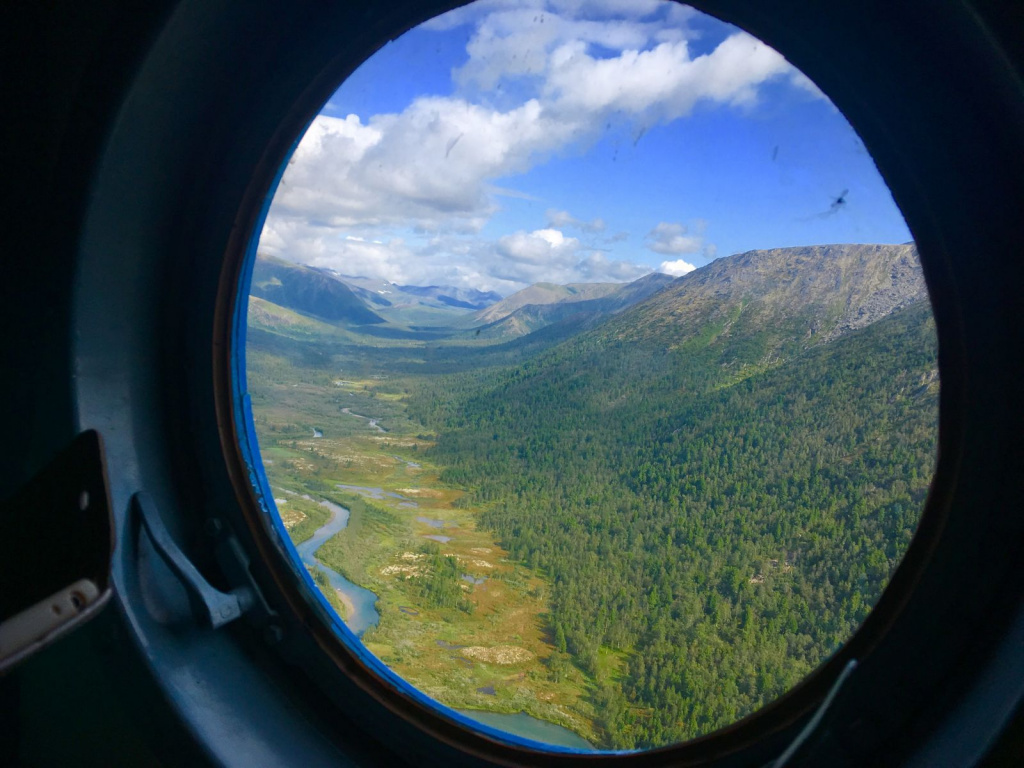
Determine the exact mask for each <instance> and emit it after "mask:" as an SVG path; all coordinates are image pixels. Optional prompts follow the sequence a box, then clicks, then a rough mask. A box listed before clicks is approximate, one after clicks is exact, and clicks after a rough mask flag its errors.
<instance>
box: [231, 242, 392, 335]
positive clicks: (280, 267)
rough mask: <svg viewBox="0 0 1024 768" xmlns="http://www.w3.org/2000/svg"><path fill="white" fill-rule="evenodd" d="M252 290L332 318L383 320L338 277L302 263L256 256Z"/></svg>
mask: <svg viewBox="0 0 1024 768" xmlns="http://www.w3.org/2000/svg"><path fill="white" fill-rule="evenodd" d="M250 294H251V295H253V296H256V297H257V298H260V299H266V300H267V301H270V302H273V303H274V304H278V305H280V306H282V307H287V308H288V309H293V310H296V311H298V312H302V313H303V314H306V315H312V316H313V317H318V318H320V319H322V320H327V321H330V322H345V323H352V324H355V325H368V324H374V323H383V322H384V320H383V318H381V317H380V316H379V315H377V314H375V313H374V312H372V311H371V310H370V309H369V308H367V306H366V305H365V304H364V303H363V302H362V300H361V299H359V297H358V296H356V295H355V294H354V293H352V290H351V289H350V288H349V287H348V286H347V285H345V284H344V283H342V282H341V281H339V280H335V279H334V278H332V277H330V276H329V275H326V274H324V273H323V272H320V271H318V270H315V269H311V268H309V267H304V266H301V265H299V264H292V263H290V262H286V261H282V260H280V259H275V258H273V257H270V256H262V255H261V256H257V258H256V265H255V266H254V268H253V273H252V286H251V288H250Z"/></svg>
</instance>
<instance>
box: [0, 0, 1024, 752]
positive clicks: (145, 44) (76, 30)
mask: <svg viewBox="0 0 1024 768" xmlns="http://www.w3.org/2000/svg"><path fill="white" fill-rule="evenodd" d="M177 5H178V3H177V2H172V0H146V2H122V1H120V0H92V1H90V2H88V3H82V2H70V1H69V0H48V1H47V2H31V1H29V0H25V1H23V2H16V3H8V4H6V5H5V6H4V8H3V10H2V11H0V29H2V30H3V32H2V34H3V35H4V39H3V44H2V51H3V61H4V63H3V67H4V71H3V74H2V76H0V83H2V86H0V87H2V89H3V94H4V97H5V98H4V103H3V109H4V113H5V119H4V123H3V126H4V129H5V130H4V132H3V133H4V136H5V141H4V150H5V152H4V155H5V160H4V163H3V169H4V176H3V179H4V182H5V185H6V189H7V191H8V196H9V197H8V203H7V204H6V205H5V206H4V210H3V217H4V221H5V224H4V226H3V228H2V229H0V231H2V232H3V243H4V248H3V257H2V259H0V267H2V269H0V328H2V329H3V333H4V339H3V343H0V374H2V375H0V425H2V427H0V430H2V433H3V435H4V439H3V440H2V441H0V498H3V497H6V496H7V495H9V494H10V493H11V492H12V491H14V490H15V489H16V488H17V487H19V486H20V485H21V484H22V483H23V482H24V481H25V480H27V479H28V478H29V477H31V476H32V475H33V474H34V472H35V471H37V470H38V469H39V468H40V467H41V466H43V465H44V464H45V463H46V462H47V461H48V460H49V459H50V458H51V457H52V456H53V455H55V454H56V453H57V452H58V451H59V450H60V449H61V448H62V447H64V446H65V445H66V444H67V443H68V441H70V439H71V438H72V437H73V436H74V433H75V431H76V427H75V422H76V418H75V413H74V407H75V406H74V401H73V379H72V376H73V370H74V366H73V361H72V358H71V354H72V352H71V341H72V338H71V330H70V323H71V317H72V311H71V301H72V290H73V284H74V280H75V275H76V273H75V259H76V255H77V247H78V241H79V235H80V234H81V228H82V223H83V217H84V215H85V211H86V208H87V206H88V203H89V188H90V182H91V180H92V178H93V173H94V169H95V168H94V167H95V164H97V163H98V161H99V158H100V155H101V152H102V148H103V146H104V142H105V140H106V137H107V136H108V135H109V133H110V131H111V129H112V128H113V126H114V125H115V124H116V121H117V119H118V108H119V105H120V104H121V102H122V101H123V99H124V97H125V94H126V93H127V91H128V88H129V87H130V86H131V84H132V82H133V79H134V76H135V74H136V71H137V68H138V66H139V64H140V63H141V61H142V59H143V57H144V55H145V54H146V52H147V51H148V49H149V46H150V44H151V42H152V41H153V40H154V39H155V38H156V36H157V35H158V34H159V33H160V31H161V29H162V28H163V26H164V25H165V24H166V23H167V22H168V20H169V19H170V18H171V16H172V15H173V13H174V8H175V6H177ZM310 5H315V3H310ZM718 5H720V6H722V7H726V8H727V7H729V6H730V5H732V6H734V7H735V9H736V11H737V13H745V14H747V16H748V17H749V18H750V19H751V23H750V26H751V28H752V29H754V31H757V16H758V12H757V11H756V10H752V9H756V7H757V6H756V4H749V3H743V2H739V1H738V0H737V1H736V2H726V1H725V0H723V2H721V3H718ZM866 5H870V6H872V7H874V8H875V11H876V12H879V13H880V12H881V11H879V10H878V9H879V8H880V7H881V6H882V5H883V4H879V3H867V4H861V5H858V6H857V9H856V10H855V11H851V13H859V11H860V9H862V8H863V6H866ZM914 5H915V6H918V9H919V10H920V8H919V4H914ZM974 5H975V8H976V9H977V10H978V11H980V12H982V13H984V15H985V19H986V26H987V29H988V30H989V31H990V33H991V34H992V36H993V37H994V38H996V39H998V40H999V41H1000V42H1001V43H1003V44H1004V46H1005V50H1006V51H1007V53H1008V56H1010V57H1011V58H1014V57H1015V60H1016V63H1017V64H1019V63H1020V61H1021V58H1022V50H1024V48H1022V46H1021V40H1022V39H1024V37H1022V35H1021V34H1020V31H1021V29H1024V26H1022V25H1024V22H1022V20H1021V15H1022V13H1024V10H1022V9H1024V6H1021V5H1020V4H1019V3H1018V4H1014V3H1000V2H996V0H979V1H978V2H976V3H975V4H974ZM788 6H789V8H790V12H791V13H792V14H793V18H794V19H798V18H801V17H802V18H805V19H806V18H807V14H806V13H805V12H804V9H802V8H801V7H800V6H801V4H800V3H796V2H793V3H788ZM908 13H909V11H908ZM922 19H923V20H925V19H924V17H923V16H922ZM850 28H851V30H852V29H853V28H854V27H853V26H852V25H851V27H850ZM792 34H793V38H794V40H795V39H796V38H798V37H799V34H798V33H797V32H795V31H794V32H793V33H792ZM851 34H852V32H851ZM910 42H913V41H910ZM843 56H844V53H843V51H841V50H837V52H836V57H837V62H838V61H842V60H843ZM833 70H834V71H835V72H836V73H837V74H836V77H837V78H838V79H841V77H842V74H841V66H840V65H839V64H838V63H837V64H836V66H835V67H833ZM980 117H981V118H983V119H984V120H1000V119H1005V118H1006V115H1002V114H999V113H992V114H985V115H981V116H980ZM890 118H892V116H890ZM891 127H892V126H891V125H889V126H883V128H891ZM969 170H970V169H965V171H969ZM968 175H969V174H966V173H965V177H966V176H968ZM1010 202H1012V201H1010ZM971 204H976V203H975V202H971ZM1019 264H1020V262H1019V259H1017V260H1016V261H1015V265H1016V266H1015V267H1014V268H1015V269H1016V274H1019V273H1020V266H1019ZM1012 272H1013V270H1010V271H1008V272H1007V273H1006V274H1012ZM1004 289H1005V290H1006V291H1014V292H1017V291H1019V281H1015V280H1005V286H1004ZM105 300H106V301H110V302H117V301H118V300H119V297H118V296H117V295H110V296H108V297H105ZM124 632H125V630H124V627H123V626H122V624H121V623H120V622H119V619H118V615H117V613H116V612H115V611H114V609H113V607H111V608H110V609H108V610H107V611H106V612H105V613H104V615H103V616H101V617H100V618H99V619H97V620H96V621H95V622H93V623H92V624H90V625H88V626H87V627H85V628H84V629H82V630H81V631H79V632H77V633H75V634H74V635H72V636H71V637H69V638H67V639H66V640H65V641H64V642H62V643H60V644H59V645H57V646H54V647H53V648H50V649H48V650H47V651H45V652H44V653H42V654H40V655H39V656H37V657H36V658H34V659H33V660H31V661H30V662H29V663H28V664H26V665H25V666H24V667H22V668H20V669H19V670H18V671H17V672H16V673H15V674H13V675H10V676H8V677H7V678H5V679H3V680H0V713H3V716H2V717H0V763H4V762H7V761H5V760H4V759H2V758H3V757H4V756H8V755H13V754H17V755H19V757H17V758H15V759H14V760H12V761H11V762H13V764H19V763H20V764H24V765H82V764H86V765H88V764H103V765H118V764H121V765H140V764H159V763H160V762H163V761H166V762H169V763H170V764H190V765H191V764H200V763H201V762H202V761H203V759H204V756H203V753H202V752H201V751H198V750H197V748H195V747H193V746H191V745H190V742H189V740H188V738H187V735H186V734H178V733H176V732H175V729H174V728H175V726H174V716H173V713H172V710H171V709H170V708H169V707H168V706H167V705H166V703H165V702H164V701H163V699H162V698H161V696H160V695H159V693H158V692H157V691H155V690H153V689H151V688H149V687H148V682H147V674H148V673H147V670H145V669H143V668H142V666H141V665H140V664H138V663H136V662H134V661H133V659H132V657H131V654H126V653H124V649H125V648H128V647H129V646H130V645H131V644H130V643H129V642H128V640H127V639H126V637H125V634H124ZM1017 732H1018V733H1019V727H1018V730H1017ZM1015 754H1019V750H1018V751H1017V752H1016V753H1015ZM158 755H159V757H158Z"/></svg>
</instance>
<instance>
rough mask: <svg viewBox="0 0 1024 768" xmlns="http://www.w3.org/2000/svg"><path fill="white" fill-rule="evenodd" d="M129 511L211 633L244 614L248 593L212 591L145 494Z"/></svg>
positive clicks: (136, 497)
mask: <svg viewBox="0 0 1024 768" xmlns="http://www.w3.org/2000/svg"><path fill="white" fill-rule="evenodd" d="M132 507H133V508H134V509H135V511H136V512H137V513H138V515H139V518H140V519H141V520H142V526H143V528H145V530H146V533H147V534H149V539H150V541H152V542H153V547H154V548H155V549H156V551H157V552H158V553H159V554H160V557H161V558H162V559H163V561H164V562H165V563H166V564H167V567H168V568H170V569H171V571H172V572H173V573H174V575H175V576H177V577H178V579H179V580H180V581H181V583H182V585H183V586H184V587H185V591H186V592H187V593H188V599H189V602H190V603H191V604H192V608H193V611H195V612H196V613H197V614H199V615H200V616H202V618H203V619H205V620H206V621H208V622H209V624H210V626H211V627H212V628H213V629H217V628H218V627H222V626H224V625H225V624H227V623H228V622H231V621H234V620H235V619H237V618H238V617H239V616H241V615H242V614H243V613H244V612H245V610H246V608H248V607H249V605H250V604H251V602H252V601H251V600H249V599H247V596H248V595H247V593H248V590H245V589H244V588H242V589H240V590H235V591H234V592H231V593H228V592H221V591H220V590H219V589H216V588H214V587H212V586H211V585H210V583H209V582H208V581H207V580H206V579H204V578H203V576H202V574H201V573H199V571H197V570H196V567H195V566H194V565H192V562H191V561H190V560H189V559H188V558H187V557H186V556H185V553H184V552H182V551H181V549H180V548H179V547H178V545H177V544H176V543H175V542H174V539H172V538H171V534H170V533H169V532H168V530H167V526H166V525H164V521H163V518H162V517H160V512H159V511H158V510H157V508H156V504H155V503H154V502H153V500H152V498H150V496H149V494H148V493H145V492H144V491H140V492H138V493H136V494H135V495H134V496H133V497H132Z"/></svg>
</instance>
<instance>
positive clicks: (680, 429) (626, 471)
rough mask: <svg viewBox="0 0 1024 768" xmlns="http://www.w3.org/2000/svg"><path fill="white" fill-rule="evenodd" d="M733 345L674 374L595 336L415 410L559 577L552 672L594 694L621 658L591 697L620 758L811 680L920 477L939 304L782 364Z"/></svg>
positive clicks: (924, 468)
mask: <svg viewBox="0 0 1024 768" xmlns="http://www.w3.org/2000/svg"><path fill="white" fill-rule="evenodd" d="M721 330H722V329H721V328H717V329H712V330H711V331H710V332H708V333H706V334H703V335H701V334H698V335H696V336H694V337H692V340H691V341H690V342H689V343H687V344H685V345H683V346H682V347H680V348H677V349H675V350H671V351H669V350H666V349H665V346H664V345H663V344H660V343H659V344H654V343H651V344H648V345H645V344H643V343H637V342H635V341H633V342H630V343H629V344H625V343H620V342H616V340H615V339H614V338H611V337H610V336H608V335H607V334H605V335H601V334H595V333H591V334H585V335H583V336H581V337H579V338H578V339H574V340H571V341H569V342H567V343H565V344H562V345H561V346H559V347H556V348H554V349H552V350H549V351H548V352H546V353H543V354H541V355H539V356H538V357H537V358H535V359H534V360H533V361H531V362H528V363H526V364H524V365H522V366H519V367H516V368H514V369H511V370H508V371H505V372H502V373H497V374H496V373H493V372H492V373H490V374H489V375H488V376H487V377H486V378H485V379H484V380H483V383H481V381H480V380H477V381H476V382H474V381H473V379H472V377H471V376H468V375H465V374H459V375H453V376H449V377H446V378H445V379H443V380H437V379H435V380H433V381H428V382H427V383H424V384H422V385H421V386H420V388H419V390H418V391H417V392H416V393H415V394H414V396H413V398H412V400H411V402H410V405H409V414H410V416H412V417H414V418H418V419H419V420H420V421H421V423H423V424H424V426H425V428H427V429H430V430H433V431H436V432H437V434H438V435H439V437H438V442H437V445H436V447H435V448H433V449H431V459H432V460H433V461H435V462H437V463H439V464H440V465H442V466H445V467H446V469H445V471H444V473H443V475H442V477H443V479H444V480H445V481H447V482H450V483H452V484H454V485H458V486H461V487H463V488H466V489H468V490H469V494H468V496H467V497H466V500H465V503H471V504H474V505H482V506H483V508H484V510H485V511H484V512H483V515H482V522H483V524H484V525H486V526H488V527H489V528H491V529H492V530H494V531H495V532H496V534H497V535H498V537H499V538H500V540H501V542H502V544H503V546H505V547H506V548H507V549H508V550H509V551H510V552H511V554H512V556H513V557H515V558H517V559H519V560H521V561H522V562H524V563H526V564H529V565H530V566H531V567H533V568H537V569H540V570H542V571H543V572H545V573H546V574H547V576H548V577H549V578H550V580H551V582H552V584H553V589H552V614H551V624H552V626H551V630H552V633H553V634H552V636H553V637H555V638H557V643H558V645H559V646H560V648H559V650H562V649H564V651H565V652H567V653H568V654H570V655H571V656H572V658H573V659H574V661H575V663H576V664H578V665H579V666H580V667H581V668H583V669H584V670H586V671H588V672H590V673H591V674H594V675H595V676H598V675H597V673H598V671H599V670H598V656H599V653H598V652H599V649H600V648H602V647H606V648H611V649H616V650H621V651H625V652H627V654H628V659H629V661H628V665H627V669H626V670H625V671H624V673H623V674H622V675H621V676H620V677H618V678H616V679H614V680H613V679H611V678H607V677H606V678H605V679H603V682H602V683H601V688H600V690H599V691H598V693H597V694H596V697H597V704H598V709H599V711H601V712H602V713H603V722H602V725H603V726H604V728H605V729H606V731H607V734H608V743H607V745H606V746H609V747H613V748H617V749H633V748H644V747H654V746H659V745H663V744H667V743H672V742H676V741H680V740H683V739H687V738H692V737H694V736H697V735H699V734H702V733H706V732H708V731H710V730H713V729H715V728H718V727H721V726H723V725H726V724H728V723H730V722H732V721H734V720H735V719H737V718H738V717H741V716H743V715H744V714H746V713H749V712H751V711H752V710H754V709H756V708H757V707H759V706H761V705H763V704H765V703H767V702H768V701H770V700H772V699H774V698H776V697H777V696H779V695H780V694H782V693H783V692H785V691H786V690H787V689H788V688H790V687H792V686H793V685H794V684H795V683H796V682H798V681H799V680H800V678H801V677H803V676H804V675H806V674H807V673H808V672H810V671H811V670H812V669H813V668H814V667H815V666H816V665H818V664H820V663H821V661H822V660H824V659H825V658H826V657H827V656H828V655H829V654H831V653H832V652H834V651H835V649H836V648H837V647H838V646H839V645H840V644H841V643H842V642H844V641H845V640H846V639H847V638H848V637H849V636H850V634H851V633H852V632H853V630H854V629H855V628H856V627H857V626H858V625H859V623H860V622H861V621H862V620H863V619H864V617H865V616H866V614H867V612H868V611H869V610H870V607H871V606H872V605H873V604H874V603H875V601H876V600H877V599H878V596H879V594H880V593H881V591H882V589H883V588H884V586H885V584H886V582H887V580H888V578H889V576H890V575H891V573H892V570H893V569H894V567H895V566H896V564H897V563H898V561H899V559H900V557H901V556H902V554H903V552H904V551H905V549H906V547H907V545H908V543H909V541H910V539H911V537H912V535H913V532H914V529H915V527H916V525H917V521H918V517H919V513H920V509H921V505H922V502H923V499H924V496H925V493H926V490H927V485H928V482H929V480H930V477H931V472H932V468H933V463H934V457H935V439H936V431H937V430H936V418H937V381H936V379H935V375H936V374H935V366H936V362H935V360H936V349H935V340H934V328H933V324H932V321H931V315H930V311H929V308H928V307H927V305H925V304H919V305H915V306H914V307H911V308H910V309H907V310H904V311H902V312H900V313H898V314H896V315H893V316H891V317H889V318H887V319H886V320H883V321H881V322H878V323H876V324H874V325H872V326H870V327H869V328H867V329H864V330H862V331H859V332H856V333H852V334H849V335H848V336H845V337H843V338H841V339H839V340H837V341H834V342H831V343H829V344H824V345H820V346H816V347H812V348H810V349H807V350H803V351H799V350H798V347H797V345H793V344H790V345H789V346H787V347H786V348H784V349H783V350H782V352H783V353H784V354H785V357H786V358H788V359H784V358H783V357H780V356H779V354H781V353H779V352H778V350H776V354H775V355H773V354H772V349H771V348H770V345H766V343H765V342H764V340H763V339H762V338H759V337H757V336H756V335H748V336H746V337H742V338H741V337H739V336H737V335H735V334H734V335H733V336H731V337H729V338H727V339H725V340H724V341H723V340H721V339H718V334H719V333H720V332H721ZM766 347H767V348H766ZM553 674H561V673H560V672H558V671H555V670H553ZM598 677H600V676H598Z"/></svg>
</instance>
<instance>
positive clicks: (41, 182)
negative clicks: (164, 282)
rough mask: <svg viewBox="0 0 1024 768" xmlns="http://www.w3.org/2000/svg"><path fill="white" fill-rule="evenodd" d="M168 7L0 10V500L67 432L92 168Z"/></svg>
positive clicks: (104, 3) (112, 1) (101, 3)
mask: <svg viewBox="0 0 1024 768" xmlns="http://www.w3.org/2000/svg"><path fill="white" fill-rule="evenodd" d="M172 5H173V3H172V2H169V1H168V0H153V1H152V2H145V3H129V2H121V1H120V0H95V2H88V3H79V2H69V1H67V0H52V1H49V2H40V3H37V2H15V3H6V4H4V6H3V10H2V11H0V27H2V28H3V30H4V32H3V35H4V41H3V61H4V74H3V77H2V82H3V93H4V115H5V117H4V126H3V127H4V130H3V135H4V137H5V139H4V156H5V160H4V164H3V166H4V174H3V176H4V185H5V187H6V189H7V194H8V195H10V197H8V198H7V200H8V203H7V210H6V211H5V214H4V220H5V222H6V223H5V225H4V232H3V242H4V246H3V257H2V259H0V263H2V264H3V271H4V273H5V274H4V278H3V280H2V281H0V327H2V328H3V332H4V343H3V344H2V345H0V371H3V372H4V376H3V377H2V378H0V424H3V431H4V433H5V434H6V435H8V436H12V437H13V439H8V440H5V441H3V442H2V443H0V497H6V496H7V495H9V494H10V493H11V492H12V491H13V490H14V489H16V488H17V487H18V486H19V485H20V484H21V483H23V482H24V481H25V480H26V479H27V478H29V477H31V475H32V474H33V473H34V472H35V471H36V470H37V469H39V468H40V467H41V466H42V465H43V464H45V462H46V461H48V460H49V459H50V458H51V457H52V456H53V455H55V454H56V453H57V452H58V451H59V450H60V449H61V447H62V446H64V445H66V444H67V442H68V441H69V440H70V439H71V438H72V437H73V435H74V427H73V425H72V422H73V416H74V414H73V405H72V402H71V360H70V350H69V338H68V336H69V332H68V328H69V318H70V297H71V286H72V281H73V279H74V256H75V250H76V242H77V236H78V233H79V229H80V226H81V222H82V216H83V213H84V208H85V204H86V192H87V188H88V183H89V180H90V178H91V175H92V174H91V171H92V167H93V165H94V164H95V163H96V162H97V161H98V158H99V152H100V148H101V146H102V144H103V141H104V138H105V136H106V135H107V133H108V131H109V129H110V126H111V124H112V122H113V120H115V119H116V107H117V105H118V104H119V103H120V100H121V98H122V96H123V94H124V90H125V88H126V87H127V85H128V84H129V83H130V81H131V78H132V74H133V72H134V68H135V66H136V65H137V64H138V61H139V60H140V58H141V56H142V55H143V53H144V52H145V50H146V47H147V44H148V43H149V41H150V40H151V39H152V38H153V36H154V35H155V34H156V33H157V32H158V30H159V28H160V25H161V23H162V22H163V20H164V19H165V17H166V15H167V14H168V13H169V12H170V9H171V7H172Z"/></svg>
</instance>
